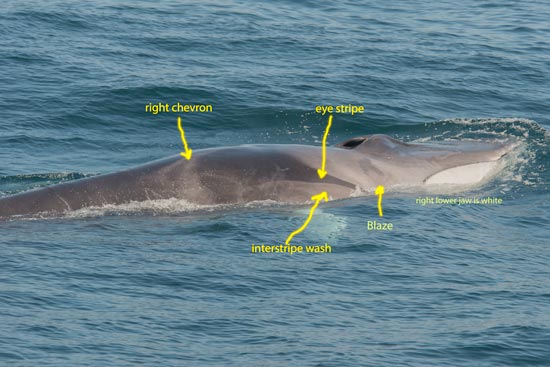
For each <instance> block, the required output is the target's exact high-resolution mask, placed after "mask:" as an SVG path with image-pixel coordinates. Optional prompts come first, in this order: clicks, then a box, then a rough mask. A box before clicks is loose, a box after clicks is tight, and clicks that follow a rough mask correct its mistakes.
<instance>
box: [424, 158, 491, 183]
mask: <svg viewBox="0 0 550 367" xmlns="http://www.w3.org/2000/svg"><path fill="white" fill-rule="evenodd" d="M501 164H502V163H501V162H500V160H497V161H488V162H479V163H473V164H467V165H464V166H458V167H453V168H449V169H446V170H443V171H441V172H438V173H436V174H434V175H432V176H430V177H428V178H427V179H426V180H425V181H424V183H425V184H426V185H441V184H447V185H469V184H476V183H480V182H482V181H483V180H485V179H487V178H489V177H491V176H493V175H494V174H495V173H496V172H498V170H499V168H500V166H501Z"/></svg>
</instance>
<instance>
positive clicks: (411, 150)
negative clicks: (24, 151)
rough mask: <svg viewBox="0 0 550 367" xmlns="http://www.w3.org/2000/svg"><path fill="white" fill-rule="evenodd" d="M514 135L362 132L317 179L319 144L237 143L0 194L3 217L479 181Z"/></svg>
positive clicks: (330, 151)
mask: <svg viewBox="0 0 550 367" xmlns="http://www.w3.org/2000/svg"><path fill="white" fill-rule="evenodd" d="M514 146H515V145H514V143H513V142H511V141H506V142H497V141H465V142H464V141H463V142H455V143H444V144H443V143H442V144H415V143H405V142H401V141H399V140H396V139H394V138H391V137H389V136H386V135H380V134H378V135H366V136H359V137H355V138H352V139H348V140H346V141H344V142H341V143H339V144H336V145H335V146H331V147H327V161H326V170H327V171H328V174H327V176H326V177H325V178H324V179H322V180H321V179H319V176H318V174H317V169H318V168H319V167H320V164H321V152H322V151H321V147H316V146H307V145H292V144H272V145H271V144H265V145H241V146H230V147H221V148H210V149H202V150H196V151H194V152H193V158H192V159H191V160H189V161H188V160H186V159H184V158H182V157H181V156H174V157H169V158H165V159H161V160H158V161H154V162H150V163H147V164H145V165H141V166H138V167H135V168H131V169H128V170H125V171H121V172H115V173H109V174H103V175H98V176H93V177H89V178H84V179H79V180H75V181H70V182H67V183H62V184H57V185H53V186H49V187H45V188H41V189H37V190H32V191H28V192H24V193H20V194H16V195H13V196H9V197H5V198H2V199H0V218H4V219H5V218H9V217H11V216H28V215H35V214H43V213H44V214H54V215H55V214H62V213H64V212H67V211H72V210H77V209H81V208H85V207H91V206H94V207H101V206H104V205H107V204H123V203H129V202H135V201H137V202H139V201H145V200H158V199H170V198H178V199H184V200H186V201H189V202H192V203H196V204H221V203H223V204H230V203H236V204H238V203H246V202H251V201H257V200H274V201H278V202H288V203H305V202H308V201H309V199H310V198H311V196H312V195H315V194H317V193H319V192H321V191H326V192H327V193H328V195H329V198H330V199H331V200H334V199H341V198H347V197H350V196H352V195H357V193H366V194H368V193H372V192H373V191H374V189H375V188H376V187H377V186H378V185H384V186H386V189H387V190H388V189H390V190H392V191H394V192H395V191H399V190H400V188H403V187H407V188H411V187H412V188H416V187H418V188H422V187H425V186H430V185H441V184H446V185H468V184H475V183H478V182H481V181H482V180H484V179H485V178H486V177H488V176H490V175H491V174H492V173H494V172H495V171H498V169H499V167H500V166H501V164H500V163H501V161H502V157H503V156H504V155H506V154H507V153H508V152H510V151H511V150H512V149H513V148H514Z"/></svg>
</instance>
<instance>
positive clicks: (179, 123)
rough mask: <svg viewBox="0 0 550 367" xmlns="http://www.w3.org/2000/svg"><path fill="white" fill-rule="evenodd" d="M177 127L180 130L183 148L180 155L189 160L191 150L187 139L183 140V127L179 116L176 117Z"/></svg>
mask: <svg viewBox="0 0 550 367" xmlns="http://www.w3.org/2000/svg"><path fill="white" fill-rule="evenodd" d="M178 129H179V130H180V134H181V141H182V143H183V148H184V149H185V152H180V154H181V156H182V157H185V159H187V160H190V159H191V154H193V151H192V150H191V149H189V147H188V146H187V140H185V134H184V132H183V128H182V127H181V117H178Z"/></svg>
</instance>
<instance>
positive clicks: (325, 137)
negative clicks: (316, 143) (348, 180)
mask: <svg viewBox="0 0 550 367" xmlns="http://www.w3.org/2000/svg"><path fill="white" fill-rule="evenodd" d="M331 125H332V115H330V116H329V117H328V124H327V129H326V130H325V135H324V136H323V162H322V163H321V168H319V169H318V170H317V173H318V174H319V178H320V179H321V180H322V179H323V178H325V176H326V175H327V171H325V165H326V163H327V137H328V131H329V130H330V126H331Z"/></svg>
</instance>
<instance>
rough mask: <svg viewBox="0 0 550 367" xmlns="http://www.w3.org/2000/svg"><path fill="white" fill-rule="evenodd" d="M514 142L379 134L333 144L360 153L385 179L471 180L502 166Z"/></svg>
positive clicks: (480, 177)
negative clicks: (432, 139) (413, 140)
mask: <svg viewBox="0 0 550 367" xmlns="http://www.w3.org/2000/svg"><path fill="white" fill-rule="evenodd" d="M517 145H518V143H517V141H512V140H461V141H445V142H432V143H422V144H419V143H404V142H401V141H399V140H396V139H394V138H392V137H390V136H387V135H383V134H375V135H364V136H358V137H354V138H351V139H348V140H345V141H343V142H341V143H339V144H337V145H336V146H335V147H336V148H341V149H346V150H349V151H351V152H354V153H356V154H358V156H360V157H364V159H365V161H366V162H368V164H367V166H368V169H371V170H376V171H377V172H378V174H379V175H381V176H383V177H384V179H385V180H387V181H388V182H405V181H408V182H410V183H411V184H419V183H421V184H427V185H429V184H453V185H454V184H473V183H478V182H480V181H482V180H484V179H485V178H487V177H488V176H490V175H492V174H494V173H495V172H496V171H497V170H498V169H499V168H502V166H503V165H502V164H501V163H502V159H501V158H503V157H504V156H505V155H507V154H508V153H509V152H510V151H511V150H513V149H514V148H515V147H516V146H517Z"/></svg>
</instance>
